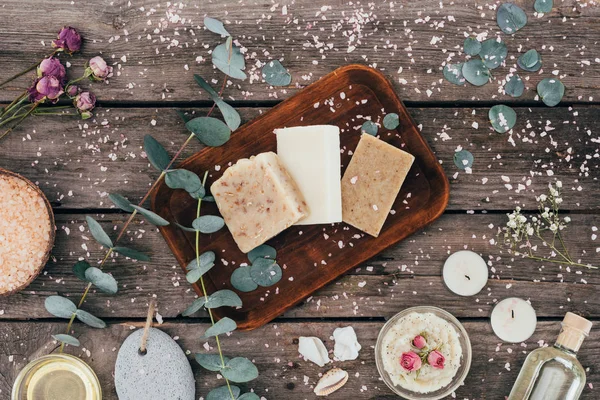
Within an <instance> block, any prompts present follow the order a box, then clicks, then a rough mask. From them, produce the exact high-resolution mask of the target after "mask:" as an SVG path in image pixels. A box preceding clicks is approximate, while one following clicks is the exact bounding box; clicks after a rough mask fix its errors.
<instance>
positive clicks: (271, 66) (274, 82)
mask: <svg viewBox="0 0 600 400" xmlns="http://www.w3.org/2000/svg"><path fill="white" fill-rule="evenodd" d="M262 77H263V78H264V79H265V81H266V82H267V83H268V84H269V85H271V86H288V85H289V84H290V83H292V76H291V75H290V73H289V72H288V70H287V69H286V68H285V67H284V66H283V65H281V63H280V62H279V60H271V61H269V62H267V63H266V64H265V65H264V67H263V69H262Z"/></svg>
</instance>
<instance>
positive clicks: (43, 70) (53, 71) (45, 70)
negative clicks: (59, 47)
mask: <svg viewBox="0 0 600 400" xmlns="http://www.w3.org/2000/svg"><path fill="white" fill-rule="evenodd" d="M37 71H38V77H40V78H41V77H42V76H54V77H56V78H58V80H59V81H61V82H64V80H65V78H66V76H67V72H66V70H65V67H64V65H62V64H61V62H60V60H59V59H58V58H56V57H48V58H44V59H43V60H42V62H41V63H40V65H39V66H38V69H37Z"/></svg>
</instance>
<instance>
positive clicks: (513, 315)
mask: <svg viewBox="0 0 600 400" xmlns="http://www.w3.org/2000/svg"><path fill="white" fill-rule="evenodd" d="M510 312H511V314H512V317H513V319H514V318H515V310H510Z"/></svg>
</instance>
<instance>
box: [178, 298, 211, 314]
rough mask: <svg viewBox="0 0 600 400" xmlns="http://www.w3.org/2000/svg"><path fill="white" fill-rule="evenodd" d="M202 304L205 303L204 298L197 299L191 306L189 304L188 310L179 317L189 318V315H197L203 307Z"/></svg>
mask: <svg viewBox="0 0 600 400" xmlns="http://www.w3.org/2000/svg"><path fill="white" fill-rule="evenodd" d="M204 303H206V299H205V298H204V296H203V297H198V298H197V299H196V300H194V301H193V302H192V304H190V306H189V307H188V308H186V309H185V310H183V312H182V313H181V315H183V316H184V317H189V316H190V315H192V314H195V313H197V312H198V311H200V309H201V308H202V307H204Z"/></svg>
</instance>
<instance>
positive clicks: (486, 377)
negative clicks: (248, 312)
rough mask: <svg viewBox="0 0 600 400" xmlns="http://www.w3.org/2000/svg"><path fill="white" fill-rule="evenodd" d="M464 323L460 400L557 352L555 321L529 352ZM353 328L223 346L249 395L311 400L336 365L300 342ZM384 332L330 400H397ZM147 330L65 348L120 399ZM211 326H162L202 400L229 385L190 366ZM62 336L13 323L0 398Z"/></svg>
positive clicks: (588, 360)
mask: <svg viewBox="0 0 600 400" xmlns="http://www.w3.org/2000/svg"><path fill="white" fill-rule="evenodd" d="M463 323H464V326H465V329H466V330H467V332H468V333H469V336H470V337H471V342H472V346H473V363H472V365H471V371H470V373H469V375H468V376H467V379H466V381H465V385H464V386H461V387H460V388H459V389H458V390H457V391H456V398H458V399H490V400H496V399H498V400H499V399H504V396H506V395H508V393H509V392H510V389H511V387H512V385H513V383H514V381H515V379H516V377H517V374H518V372H519V369H520V366H521V365H522V363H523V361H524V360H525V357H526V354H527V353H528V352H530V351H531V350H534V349H536V348H538V347H539V345H540V344H549V345H552V344H553V343H554V340H555V339H556V337H557V335H558V332H559V329H560V324H559V323H558V322H557V321H550V322H540V323H538V327H537V330H536V333H535V334H534V335H533V336H532V337H531V338H530V339H529V340H528V341H527V342H526V343H525V344H523V345H521V344H514V345H510V344H501V343H500V342H499V340H498V339H497V338H496V337H495V336H494V334H493V332H492V329H491V327H490V324H489V323H488V322H487V321H481V322H475V321H465V322H463ZM347 325H348V323H346V322H312V323H296V322H280V323H271V324H268V325H266V326H264V327H263V328H260V329H258V330H255V331H250V332H244V333H240V332H237V333H234V334H233V335H232V336H230V337H224V338H222V344H223V348H224V350H223V351H224V352H225V354H227V355H230V356H245V357H248V358H250V359H251V360H252V361H253V362H254V363H255V364H256V366H257V367H258V369H259V377H258V379H257V380H255V381H253V382H249V383H248V384H247V385H244V386H243V387H244V389H247V390H251V389H252V390H254V391H255V392H256V393H257V394H258V395H259V396H262V397H264V398H268V399H284V398H285V399H291V400H296V399H297V400H301V399H312V398H314V394H313V393H312V390H313V388H314V385H315V384H316V382H317V380H318V379H319V373H323V372H325V371H326V370H327V369H328V368H330V367H331V364H330V365H328V366H327V367H324V368H319V367H318V366H316V365H315V364H312V363H311V362H307V361H304V360H302V359H301V358H300V357H299V355H298V337H299V336H317V337H319V338H321V339H322V340H323V341H324V342H325V345H326V347H327V348H328V349H329V350H330V351H331V350H332V348H333V340H330V336H331V335H332V333H333V330H334V329H335V328H337V327H340V326H347ZM382 325H383V322H352V326H353V327H354V329H355V331H356V333H357V336H358V340H359V342H360V343H361V344H362V350H361V351H360V354H359V358H358V359H357V360H355V361H346V362H335V363H334V364H333V365H335V366H338V367H341V368H343V369H346V370H347V371H348V372H349V373H350V379H349V380H348V383H347V384H346V385H345V386H344V387H343V388H342V389H340V390H339V391H338V392H336V393H334V394H332V395H330V396H329V397H328V399H334V400H335V399H347V398H360V399H373V400H375V399H377V400H383V399H388V400H393V399H397V397H396V396H394V395H393V394H392V392H391V391H390V390H389V389H388V388H387V387H386V386H385V384H384V383H383V382H382V381H381V380H380V379H379V376H378V374H377V368H376V366H375V358H374V351H373V348H374V346H375V342H376V339H377V334H378V332H379V330H380V329H381V327H382ZM141 326H142V323H141V322H122V323H116V324H113V325H110V326H109V327H108V328H107V329H100V330H94V329H91V328H85V327H81V326H76V328H77V329H76V336H78V338H79V340H80V341H81V348H72V347H67V351H68V352H69V353H72V354H75V355H77V356H80V357H82V358H83V359H84V360H85V361H86V362H88V363H89V364H90V365H91V366H92V368H93V369H94V370H95V371H96V373H97V374H98V377H99V378H100V382H101V384H102V390H103V392H104V393H103V395H104V396H103V398H104V399H105V400H116V399H117V396H116V392H115V389H114V379H113V374H114V365H115V360H116V357H117V352H118V349H119V347H120V345H121V343H122V341H123V340H124V339H125V338H126V337H127V336H128V335H129V334H131V332H132V331H133V329H136V328H140V327H141ZM207 326H208V325H206V324H198V323H173V322H167V323H165V324H163V325H161V326H158V328H160V329H162V330H164V331H165V332H167V333H168V334H169V335H171V336H172V337H175V338H176V340H177V342H178V343H179V345H180V346H181V347H182V348H183V349H184V350H185V351H189V352H190V355H189V358H190V361H191V364H192V369H193V371H194V375H195V378H196V397H200V396H206V394H207V393H208V392H209V391H210V389H212V388H214V387H216V386H220V385H222V384H224V382H223V380H222V379H217V378H216V374H214V373H211V372H207V371H204V370H202V368H201V367H200V366H198V365H197V364H196V362H195V361H193V360H191V359H192V355H193V354H194V353H197V352H206V350H205V348H204V347H203V345H204V344H205V340H200V336H201V335H202V333H203V331H204V330H205V329H206V328H207ZM64 329H65V324H60V323H45V324H41V323H36V322H11V323H4V324H2V325H0V338H2V341H1V343H2V344H1V345H0V361H1V363H2V375H0V396H5V394H6V393H9V391H10V388H11V386H12V382H13V380H14V378H15V376H16V374H17V373H18V371H20V369H21V368H22V367H23V366H24V365H25V364H26V363H27V362H28V361H29V360H31V359H34V358H35V357H37V356H39V355H43V354H47V353H50V352H51V351H53V350H54V349H55V348H56V347H57V345H56V343H55V342H54V341H53V340H52V338H51V336H50V335H52V334H54V333H56V332H62V330H64ZM599 343H600V330H598V329H593V330H592V333H591V335H590V337H589V338H588V339H587V340H586V341H585V342H584V344H583V347H582V349H581V352H580V353H579V356H578V358H579V359H580V361H581V363H582V364H583V366H584V368H588V369H587V381H588V383H589V384H591V386H587V385H586V387H585V389H584V392H583V395H582V397H581V399H583V400H591V399H597V398H598V394H597V390H598V389H597V387H598V386H599V385H600V375H599V374H598V370H597V368H596V366H597V359H598V357H599V356H600V344H599ZM211 345H212V344H211ZM210 351H211V352H214V349H213V348H212V347H211V350H210ZM3 398H4V397H3ZM449 398H450V397H449Z"/></svg>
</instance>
